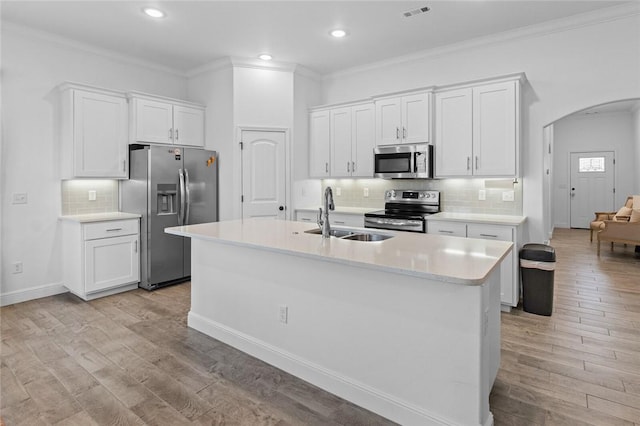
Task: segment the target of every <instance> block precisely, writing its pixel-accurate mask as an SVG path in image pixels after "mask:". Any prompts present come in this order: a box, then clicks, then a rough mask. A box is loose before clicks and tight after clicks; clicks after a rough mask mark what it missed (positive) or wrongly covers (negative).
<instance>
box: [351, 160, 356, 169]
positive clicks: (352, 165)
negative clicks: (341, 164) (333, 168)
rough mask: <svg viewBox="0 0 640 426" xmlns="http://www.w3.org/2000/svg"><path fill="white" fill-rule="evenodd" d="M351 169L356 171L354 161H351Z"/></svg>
mask: <svg viewBox="0 0 640 426" xmlns="http://www.w3.org/2000/svg"><path fill="white" fill-rule="evenodd" d="M351 171H352V172H355V171H356V163H355V161H352V162H351Z"/></svg>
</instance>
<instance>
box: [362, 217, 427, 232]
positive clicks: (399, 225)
mask: <svg viewBox="0 0 640 426" xmlns="http://www.w3.org/2000/svg"><path fill="white" fill-rule="evenodd" d="M364 227H365V228H377V229H393V230H396V231H409V232H422V233H424V232H426V227H425V221H424V220H421V219H399V218H387V217H367V216H365V218H364Z"/></svg>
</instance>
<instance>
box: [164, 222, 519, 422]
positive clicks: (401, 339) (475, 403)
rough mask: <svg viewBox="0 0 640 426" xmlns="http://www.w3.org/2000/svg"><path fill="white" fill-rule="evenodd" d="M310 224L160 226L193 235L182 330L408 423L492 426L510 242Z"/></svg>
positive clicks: (171, 231)
mask: <svg viewBox="0 0 640 426" xmlns="http://www.w3.org/2000/svg"><path fill="white" fill-rule="evenodd" d="M312 228H313V226H311V225H310V224H305V223H300V222H293V221H278V220H264V219H263V220H260V219H253V220H236V221H226V222H217V223H208V224H199V225H190V226H181V227H174V228H167V229H166V232H168V233H171V234H175V235H181V236H185V237H191V244H192V281H191V310H190V312H189V317H188V324H189V326H190V327H192V328H194V329H196V330H199V331H201V332H203V333H205V334H207V335H209V336H211V337H214V338H216V339H218V340H221V341H223V342H225V343H227V344H230V345H231V346H234V347H236V348H238V349H240V350H242V351H244V352H246V353H249V354H251V355H253V356H255V357H257V358H259V359H262V360H264V361H265V362H268V363H270V364H272V365H274V366H276V367H278V368H281V369H283V370H285V371H287V372H289V373H291V374H293V375H295V376H297V377H300V378H302V379H303V380H306V381H308V382H311V383H313V384H315V385H317V386H319V387H321V388H323V389H325V390H327V391H329V392H332V393H334V394H336V395H338V396H341V397H343V398H345V399H347V400H349V401H352V402H354V403H355V404H358V405H360V406H362V407H365V408H367V409H369V410H371V411H374V412H376V413H378V414H380V415H382V416H384V417H387V418H389V419H391V420H393V421H396V422H398V423H401V424H404V425H412V424H415V425H429V424H434V425H436V424H449V425H490V424H492V423H493V416H492V415H491V412H490V411H489V393H490V391H491V387H492V385H493V382H494V380H495V377H496V374H497V371H498V367H499V363H500V317H499V311H500V268H499V265H500V262H501V261H502V259H503V258H504V257H505V256H506V255H507V254H508V253H510V251H511V249H512V243H509V242H502V241H486V240H479V239H471V238H457V237H448V236H440V235H426V234H414V233H402V232H396V233H392V232H388V231H387V232H384V233H385V234H389V235H393V237H392V238H389V239H386V240H384V241H376V242H363V241H349V240H345V239H340V238H335V237H332V238H329V239H323V238H322V237H321V236H320V235H313V234H309V233H305V232H304V231H307V230H309V229H312ZM367 231H369V232H370V231H371V230H367ZM376 232H377V231H376ZM380 233H383V232H380Z"/></svg>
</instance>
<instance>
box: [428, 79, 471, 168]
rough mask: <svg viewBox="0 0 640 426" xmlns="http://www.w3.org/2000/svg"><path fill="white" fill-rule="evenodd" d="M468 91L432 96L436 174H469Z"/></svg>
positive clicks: (469, 90) (469, 127)
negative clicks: (433, 104) (433, 103)
mask: <svg viewBox="0 0 640 426" xmlns="http://www.w3.org/2000/svg"><path fill="white" fill-rule="evenodd" d="M471 95H472V91H471V89H460V90H451V91H448V92H443V93H436V95H435V104H436V107H435V109H436V111H435V116H436V119H435V127H436V129H435V130H436V137H435V139H436V140H435V151H436V152H435V155H436V166H435V168H436V170H435V174H436V177H446V176H466V175H471V173H472V171H471V166H472V164H471V154H472V152H471V147H472V134H473V127H472V119H473V112H472V101H471Z"/></svg>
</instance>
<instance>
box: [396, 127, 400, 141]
mask: <svg viewBox="0 0 640 426" xmlns="http://www.w3.org/2000/svg"><path fill="white" fill-rule="evenodd" d="M396 139H400V129H399V128H398V127H397V126H396Z"/></svg>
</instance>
